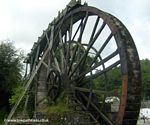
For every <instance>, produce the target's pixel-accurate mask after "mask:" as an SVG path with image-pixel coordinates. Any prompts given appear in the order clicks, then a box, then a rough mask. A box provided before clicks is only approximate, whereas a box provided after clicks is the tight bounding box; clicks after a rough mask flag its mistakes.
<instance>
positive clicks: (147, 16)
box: [0, 0, 150, 59]
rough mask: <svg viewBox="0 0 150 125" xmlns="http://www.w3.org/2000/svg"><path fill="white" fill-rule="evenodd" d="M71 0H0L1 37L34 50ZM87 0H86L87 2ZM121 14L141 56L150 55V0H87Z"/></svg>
mask: <svg viewBox="0 0 150 125" xmlns="http://www.w3.org/2000/svg"><path fill="white" fill-rule="evenodd" d="M69 1H70V0H0V40H5V39H10V40H12V41H15V46H16V47H17V48H21V49H23V50H25V52H26V53H28V52H30V49H31V48H32V45H33V43H34V42H36V41H37V39H38V37H39V36H41V34H42V32H43V30H45V29H46V28H47V27H48V24H49V23H50V22H51V21H52V20H53V19H54V17H56V16H57V14H58V11H61V10H62V9H64V8H65V6H66V5H67V4H68V3H69ZM84 1H85V0H82V2H84ZM86 2H88V5H90V6H95V7H97V8H99V9H101V10H103V11H106V12H109V13H111V14H113V15H114V16H116V17H117V18H119V19H120V20H121V21H122V22H123V23H124V24H125V25H126V27H127V28H128V30H129V31H130V33H131V35H132V37H133V39H134V41H135V44H136V46H137V49H138V52H139V55H140V59H144V58H149V59H150V41H149V40H150V0H124V1H122V0H86Z"/></svg>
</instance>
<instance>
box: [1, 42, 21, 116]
mask: <svg viewBox="0 0 150 125" xmlns="http://www.w3.org/2000/svg"><path fill="white" fill-rule="evenodd" d="M22 59H23V54H22V52H21V51H20V50H17V49H16V48H15V47H14V44H13V42H11V41H9V40H7V41H1V43H0V100H1V101H0V111H4V112H6V113H7V112H9V110H10V105H9V98H11V96H12V94H13V91H14V89H15V88H16V87H17V86H18V85H19V84H20V83H21V79H22V75H21V71H22V68H23V66H22V63H21V61H22ZM0 114H1V113H0ZM3 114H5V113H3Z"/></svg>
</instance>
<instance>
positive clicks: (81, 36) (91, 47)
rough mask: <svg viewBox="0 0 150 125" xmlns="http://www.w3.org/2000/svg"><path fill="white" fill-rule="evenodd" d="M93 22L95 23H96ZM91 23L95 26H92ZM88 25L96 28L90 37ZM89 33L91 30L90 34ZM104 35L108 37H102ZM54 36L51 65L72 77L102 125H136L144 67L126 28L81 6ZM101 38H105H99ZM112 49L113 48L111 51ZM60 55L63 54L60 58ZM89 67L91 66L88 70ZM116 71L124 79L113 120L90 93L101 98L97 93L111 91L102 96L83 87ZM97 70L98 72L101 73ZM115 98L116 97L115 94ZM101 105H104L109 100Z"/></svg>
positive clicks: (99, 11) (112, 19) (96, 91)
mask: <svg viewBox="0 0 150 125" xmlns="http://www.w3.org/2000/svg"><path fill="white" fill-rule="evenodd" d="M90 18H92V20H90ZM93 20H94V22H92V21H93ZM88 21H91V22H90V23H88ZM92 23H93V24H92ZM87 25H89V27H92V26H93V27H92V29H91V31H92V32H91V33H90V34H88V33H89V31H90V30H89V29H88V27H87ZM91 25H92V26H91ZM74 28H75V29H74ZM85 30H88V31H87V33H85V32H86V31H85ZM102 33H104V34H103V35H102ZM54 34H57V35H56V37H55V35H54V38H56V39H55V41H54V45H53V52H52V55H53V58H55V59H51V61H53V62H55V63H54V65H55V66H52V67H53V68H56V69H57V70H58V71H59V72H60V74H65V75H67V76H68V79H69V83H70V84H73V85H74V89H75V91H76V92H77V93H80V96H82V98H81V99H79V101H80V102H81V103H83V105H84V106H85V104H84V102H82V101H81V100H82V99H83V98H84V99H83V100H84V101H85V100H86V102H88V103H89V105H90V106H89V107H92V108H94V109H95V110H97V112H98V115H95V117H97V120H98V121H99V122H100V123H102V124H108V125H110V124H118V125H131V124H132V125H133V124H136V122H137V119H138V114H139V109H140V100H141V77H140V76H141V75H140V63H139V57H138V53H137V50H136V47H135V45H134V42H133V39H132V37H131V35H130V33H129V32H128V30H127V29H126V28H125V26H124V25H123V24H122V23H121V22H120V21H119V20H118V19H117V18H116V17H114V16H112V15H110V14H108V13H105V12H103V11H101V10H98V9H97V8H94V7H89V6H81V7H78V8H76V9H73V10H71V11H70V12H68V13H67V14H66V15H65V17H64V18H63V19H62V20H59V21H58V22H56V26H55V33H54ZM85 34H86V35H87V34H88V35H89V36H87V37H89V40H87V38H86V36H85ZM101 35H102V36H103V37H102V38H99V37H100V36H101ZM87 41H89V42H87ZM111 42H112V43H111ZM108 44H111V45H108ZM115 44H116V45H115ZM113 45H115V46H113ZM108 46H109V47H108ZM112 46H113V48H111V47H112ZM109 49H110V50H109ZM104 50H105V52H106V51H108V53H107V52H106V55H105V54H103V51H104ZM78 51H79V52H78ZM109 51H111V52H109ZM54 53H55V54H54ZM57 53H59V54H58V55H57ZM77 53H78V54H77ZM92 53H93V55H92ZM90 54H91V55H92V56H93V57H92V61H89V62H87V58H88V57H90V56H91V55H90ZM91 62H92V63H91ZM108 62H109V63H108ZM90 63H91V64H90ZM85 65H88V66H86V68H84V67H85ZM115 67H117V68H119V69H120V75H121V77H120V79H121V83H120V88H121V92H120V93H119V100H120V102H119V108H118V111H117V112H115V115H111V116H109V115H108V113H107V112H105V111H102V107H101V106H99V105H98V106H97V105H96V104H95V103H94V102H92V101H91V100H90V101H89V99H90V93H92V94H95V95H96V96H98V95H97V93H102V94H103V95H104V96H106V94H104V93H105V92H108V93H109V91H110V89H106V90H105V91H104V92H102V91H98V90H95V89H92V88H90V87H89V86H88V87H87V86H84V85H83V86H82V84H84V83H86V82H87V81H92V82H94V80H95V79H96V78H98V77H100V76H101V75H104V77H105V79H107V77H108V76H107V72H109V71H111V70H113V69H114V68H115ZM96 70H98V72H97V73H96ZM90 73H91V74H90ZM105 82H106V81H105ZM83 89H84V90H83ZM85 93H88V94H89V96H86V95H85ZM111 96H112V97H114V96H116V95H115V94H114V93H112V95H111ZM77 98H78V96H77ZM101 101H103V105H104V103H105V102H106V97H105V99H102V100H101ZM87 110H88V108H87ZM133 114H134V115H133ZM100 119H102V120H100Z"/></svg>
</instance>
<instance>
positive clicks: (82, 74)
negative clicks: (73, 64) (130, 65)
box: [75, 50, 120, 80]
mask: <svg viewBox="0 0 150 125" xmlns="http://www.w3.org/2000/svg"><path fill="white" fill-rule="evenodd" d="M117 54H118V50H116V51H115V52H113V53H112V54H110V55H109V56H107V57H106V58H104V59H103V60H101V61H100V62H98V63H96V64H95V65H94V66H92V67H91V68H89V69H87V70H86V71H85V72H83V73H81V74H80V75H79V76H78V78H76V79H75V80H77V79H79V78H82V77H83V76H85V75H86V74H88V73H89V72H91V71H93V70H95V69H96V68H98V67H99V66H101V65H103V64H104V63H106V62H107V61H109V60H110V59H112V58H113V57H115V56H116V55H117ZM116 64H117V65H118V64H120V61H117V62H116V63H114V64H112V65H111V66H109V67H110V69H111V67H112V68H113V67H114V66H116ZM107 69H109V68H108V67H107ZM105 70H106V69H105ZM105 70H103V71H105ZM106 71H107V70H106Z"/></svg>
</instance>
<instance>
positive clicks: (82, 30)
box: [78, 11, 88, 42]
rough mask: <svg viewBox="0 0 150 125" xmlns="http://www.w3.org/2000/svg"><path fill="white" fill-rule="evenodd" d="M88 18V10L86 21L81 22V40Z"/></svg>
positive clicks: (79, 39)
mask: <svg viewBox="0 0 150 125" xmlns="http://www.w3.org/2000/svg"><path fill="white" fill-rule="evenodd" d="M87 20H88V11H87V12H86V15H85V19H84V22H83V23H82V24H81V30H80V34H79V38H78V41H79V42H81V40H82V36H83V32H84V29H85V26H86V23H87Z"/></svg>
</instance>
